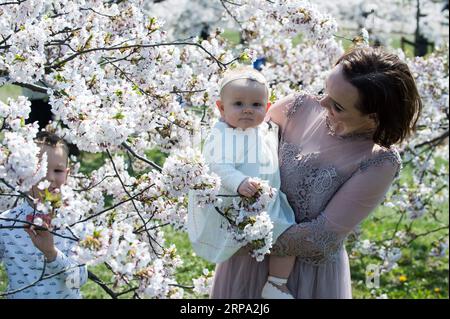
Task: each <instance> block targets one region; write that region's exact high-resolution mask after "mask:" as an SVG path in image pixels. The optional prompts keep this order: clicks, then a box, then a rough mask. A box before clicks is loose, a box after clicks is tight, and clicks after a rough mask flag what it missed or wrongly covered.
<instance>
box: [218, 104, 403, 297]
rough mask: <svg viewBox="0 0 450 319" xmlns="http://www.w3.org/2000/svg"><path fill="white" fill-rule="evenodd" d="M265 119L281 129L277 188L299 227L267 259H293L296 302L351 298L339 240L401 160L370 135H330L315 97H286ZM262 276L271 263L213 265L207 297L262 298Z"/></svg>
mask: <svg viewBox="0 0 450 319" xmlns="http://www.w3.org/2000/svg"><path fill="white" fill-rule="evenodd" d="M268 118H270V119H271V120H272V121H274V122H275V123H277V124H278V125H279V126H280V129H281V136H280V145H279V163H280V176H281V190H282V191H283V192H284V193H285V194H286V196H287V199H288V201H289V203H290V205H291V207H292V208H293V210H294V212H295V217H296V222H297V224H296V225H294V226H292V227H290V228H289V229H288V230H286V231H285V232H284V233H283V234H282V235H281V236H280V237H279V238H278V240H277V242H276V243H275V244H274V247H273V249H272V254H274V255H279V256H283V255H290V256H297V259H296V263H295V267H294V269H293V271H292V272H291V275H290V277H289V279H288V287H289V289H290V290H291V292H292V293H293V295H294V296H295V297H296V298H351V297H352V291H351V278H350V266H349V261H348V256H347V252H346V251H345V247H344V240H345V238H346V236H347V235H348V234H349V233H350V232H351V231H352V230H353V229H354V228H355V226H357V225H358V224H359V223H360V222H361V221H362V220H363V219H365V218H366V217H367V216H368V215H369V214H370V213H371V212H372V211H373V210H374V209H375V208H376V207H377V206H378V205H379V204H380V203H381V202H382V200H383V199H384V196H385V194H386V192H387V191H388V189H389V187H390V185H391V184H392V182H393V180H394V179H395V178H396V177H397V176H398V173H399V170H400V168H401V159H400V156H399V154H398V152H397V151H396V150H395V149H394V148H383V147H381V146H379V145H376V144H374V143H373V141H372V139H371V134H372V133H366V134H351V135H346V136H338V135H336V134H334V132H333V131H332V129H331V128H330V126H329V125H327V119H326V110H325V109H323V108H322V107H321V106H320V104H319V102H318V100H317V99H316V98H315V97H313V96H288V97H286V98H284V99H282V100H281V101H279V102H277V103H276V104H275V105H273V106H272V107H271V109H270V111H269V113H268ZM267 276H268V258H266V259H265V260H264V261H262V262H257V261H256V260H255V259H253V258H252V257H250V256H249V255H248V254H247V253H246V252H244V251H240V252H238V253H236V254H235V255H234V256H233V257H231V258H230V259H228V260H227V261H225V262H223V263H220V264H218V265H217V267H216V274H215V278H214V283H213V287H212V291H211V298H261V291H262V288H263V286H264V283H265V282H266V280H267Z"/></svg>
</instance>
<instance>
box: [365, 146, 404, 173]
mask: <svg viewBox="0 0 450 319" xmlns="http://www.w3.org/2000/svg"><path fill="white" fill-rule="evenodd" d="M386 164H390V165H392V168H393V169H394V171H395V176H396V177H397V176H398V174H399V173H400V170H401V168H402V158H401V156H400V153H399V151H398V149H397V148H396V147H394V146H391V147H383V146H380V145H377V144H374V146H373V148H372V150H371V153H370V155H369V156H368V157H366V158H365V159H363V160H362V161H361V163H360V165H359V170H360V171H365V170H367V169H368V168H369V167H373V166H378V167H380V166H383V165H386Z"/></svg>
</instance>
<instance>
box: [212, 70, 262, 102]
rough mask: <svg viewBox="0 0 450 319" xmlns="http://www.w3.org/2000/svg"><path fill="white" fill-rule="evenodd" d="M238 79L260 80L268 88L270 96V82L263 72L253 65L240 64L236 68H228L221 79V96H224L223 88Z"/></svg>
mask: <svg viewBox="0 0 450 319" xmlns="http://www.w3.org/2000/svg"><path fill="white" fill-rule="evenodd" d="M236 80H251V81H255V82H258V83H259V84H261V85H263V86H264V87H265V88H266V92H267V97H269V84H268V83H267V80H266V78H265V77H264V75H262V73H261V72H259V71H258V70H256V69H254V68H252V67H251V66H240V67H237V68H235V69H231V70H227V71H226V72H225V74H224V76H223V78H222V81H220V96H222V92H223V88H224V87H225V86H226V85H227V84H229V83H231V82H233V81H236Z"/></svg>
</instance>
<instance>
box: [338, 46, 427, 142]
mask: <svg viewBox="0 0 450 319" xmlns="http://www.w3.org/2000/svg"><path fill="white" fill-rule="evenodd" d="M338 64H340V65H342V70H343V74H344V77H345V78H346V79H347V80H348V81H349V82H350V83H351V84H352V85H353V86H354V87H356V88H357V89H358V92H359V97H360V100H359V102H358V103H357V105H356V107H357V108H358V109H359V111H360V112H361V113H363V114H376V121H377V124H378V127H377V129H376V131H375V133H374V136H373V141H374V142H375V143H376V144H379V145H381V146H385V147H390V146H391V145H392V144H395V143H399V142H401V141H403V140H404V139H405V138H406V137H408V136H409V135H411V133H412V132H414V131H415V127H416V123H417V120H418V117H419V115H420V113H421V111H422V101H421V98H420V95H419V92H418V91H417V87H416V83H415V81H414V77H413V76H412V74H411V71H410V70H409V68H408V66H407V65H406V63H405V62H403V61H401V60H400V59H399V57H398V56H396V55H395V54H391V53H388V52H386V51H383V49H381V48H371V47H359V48H354V49H352V50H350V51H349V52H346V53H345V54H344V55H342V56H341V57H340V58H339V60H338V61H337V62H336V65H338Z"/></svg>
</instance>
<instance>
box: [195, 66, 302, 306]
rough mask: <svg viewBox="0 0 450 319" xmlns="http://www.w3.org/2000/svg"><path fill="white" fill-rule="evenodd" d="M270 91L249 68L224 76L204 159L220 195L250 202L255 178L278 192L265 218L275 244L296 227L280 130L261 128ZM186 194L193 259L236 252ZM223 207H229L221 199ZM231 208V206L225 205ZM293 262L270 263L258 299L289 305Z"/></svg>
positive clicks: (210, 213) (212, 215)
mask: <svg viewBox="0 0 450 319" xmlns="http://www.w3.org/2000/svg"><path fill="white" fill-rule="evenodd" d="M268 98H269V88H268V84H267V81H266V80H265V78H264V76H263V75H262V74H261V73H259V72H258V71H256V70H255V69H253V68H251V67H242V68H238V69H234V70H231V71H228V72H227V73H226V74H225V76H224V78H223V80H222V82H221V85H220V100H218V101H217V107H218V108H219V111H220V115H221V119H220V121H218V122H217V123H216V124H215V125H214V126H213V129H212V132H211V134H210V136H209V137H208V138H207V140H206V141H205V146H204V152H203V155H204V157H205V159H206V161H207V163H208V165H209V167H210V169H211V171H212V172H214V173H216V174H217V175H219V176H220V178H221V189H220V194H221V195H238V194H239V195H241V196H245V197H252V196H254V195H255V193H256V192H257V190H258V183H257V182H256V180H254V178H259V179H261V180H266V181H268V183H269V185H270V186H271V187H273V188H275V189H277V193H276V196H275V199H274V201H273V202H272V203H271V204H269V206H268V207H267V213H268V214H269V216H270V217H271V220H272V222H273V224H274V228H273V241H275V240H276V239H277V238H278V236H279V235H280V234H281V233H282V232H283V231H285V230H286V229H287V228H289V227H290V226H291V225H293V224H294V223H295V220H294V213H293V211H292V209H291V207H290V206H289V204H288V202H287V199H286V196H285V195H284V194H283V193H282V192H281V191H280V189H279V188H280V175H279V171H278V126H277V125H276V124H275V123H272V122H265V121H264V118H265V115H266V111H267V109H268V107H269V103H268ZM193 196H195V195H194V194H192V193H191V194H190V198H189V207H188V234H189V238H190V240H191V243H192V246H193V249H194V251H195V252H196V253H197V255H199V256H201V257H203V258H205V259H207V260H209V261H211V262H215V263H220V262H223V261H225V260H227V259H228V258H230V257H231V256H233V255H234V254H235V253H236V252H237V251H238V250H239V248H240V246H239V245H238V244H237V243H236V242H235V241H234V240H233V239H232V238H231V236H230V234H228V233H227V232H226V230H225V228H226V227H221V225H223V223H224V218H223V217H222V216H220V215H219V214H218V213H217V212H216V211H215V209H214V208H211V207H208V208H200V207H197V206H196V205H194V204H193V203H194V202H195V201H194V197H193ZM223 200H224V201H227V200H228V201H230V199H229V197H228V198H227V197H224V199H223ZM228 203H229V202H228ZM294 262H295V257H291V256H287V257H277V256H270V258H269V278H268V281H267V282H266V284H265V286H264V288H263V290H262V298H267V299H269V298H271V299H293V297H292V295H291V294H290V293H289V290H288V289H287V287H286V283H287V278H288V277H289V274H290V272H291V270H292V268H293V266H294Z"/></svg>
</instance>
